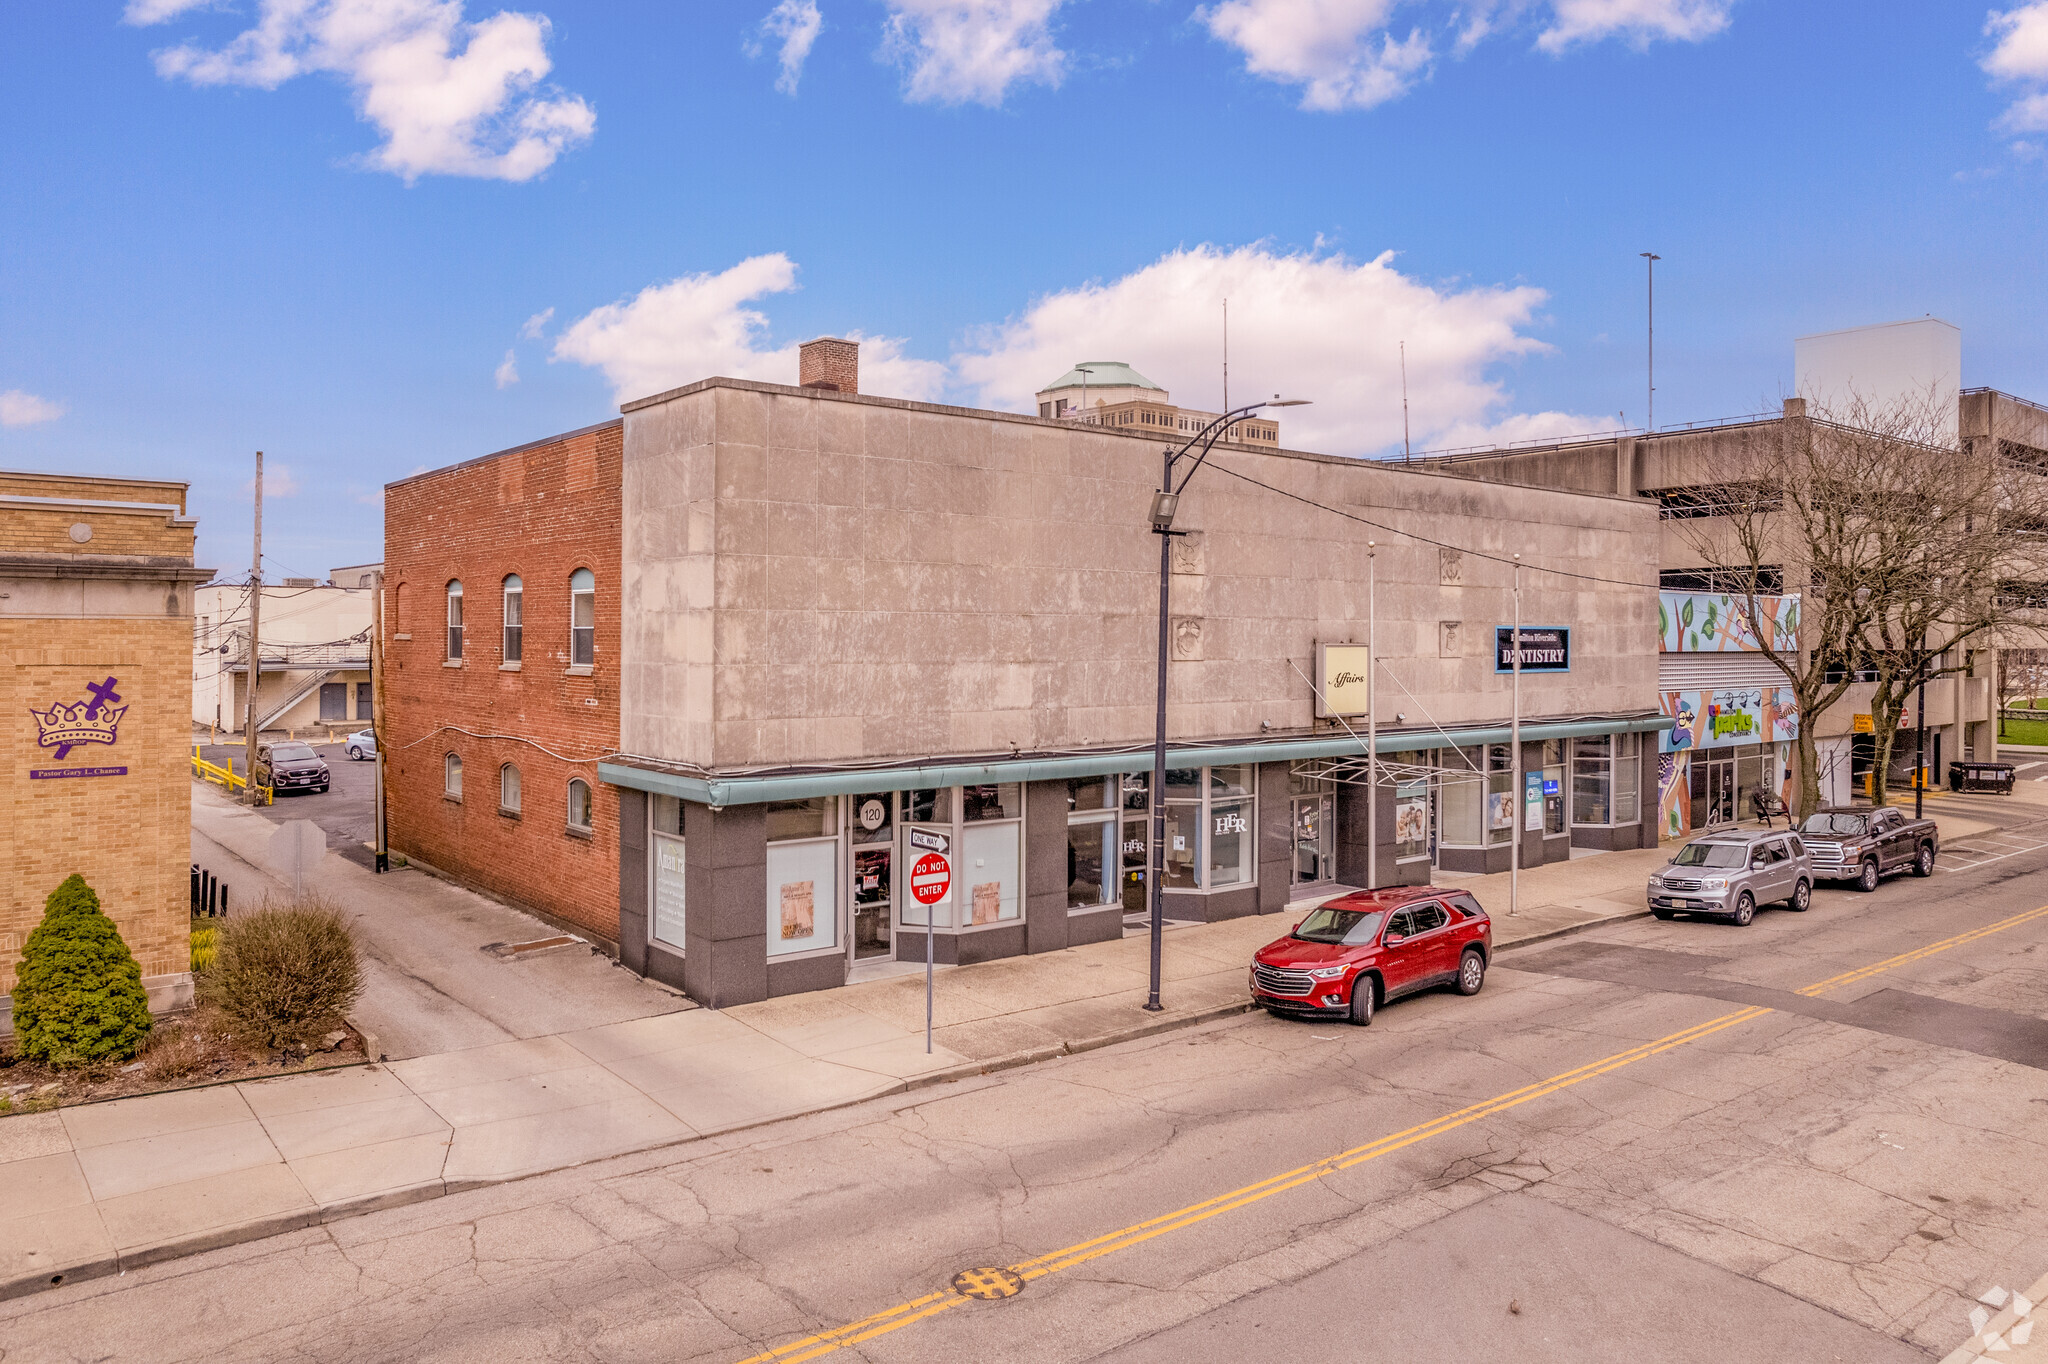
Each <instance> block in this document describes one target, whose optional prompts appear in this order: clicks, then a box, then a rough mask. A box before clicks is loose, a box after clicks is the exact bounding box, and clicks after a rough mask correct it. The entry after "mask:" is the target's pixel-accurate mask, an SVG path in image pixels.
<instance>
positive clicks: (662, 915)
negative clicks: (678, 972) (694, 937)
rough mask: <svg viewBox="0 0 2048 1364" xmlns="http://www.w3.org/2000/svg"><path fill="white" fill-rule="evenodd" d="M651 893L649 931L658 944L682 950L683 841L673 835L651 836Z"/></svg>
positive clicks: (659, 834)
mask: <svg viewBox="0 0 2048 1364" xmlns="http://www.w3.org/2000/svg"><path fill="white" fill-rule="evenodd" d="M652 852H653V854H654V857H653V862H654V893H653V894H652V896H650V897H649V898H650V900H651V902H652V903H651V904H650V906H649V910H650V912H649V914H648V916H647V924H648V932H649V934H650V935H651V936H652V937H653V938H654V940H655V941H656V942H658V943H661V944H662V945H663V946H665V947H672V948H674V949H675V950H676V951H678V952H681V951H682V950H683V878H684V870H685V865H684V861H683V840H682V839H680V838H678V837H676V836H675V835H674V834H664V833H656V834H654V835H653V848H652Z"/></svg>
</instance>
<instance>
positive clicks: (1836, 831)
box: [1799, 810, 1863, 838]
mask: <svg viewBox="0 0 2048 1364" xmlns="http://www.w3.org/2000/svg"><path fill="white" fill-rule="evenodd" d="M1799 832H1800V833H1803V834H1817V835H1819V836H1820V837H1822V838H1829V837H1834V838H1857V837H1860V836H1861V835H1862V833H1863V816H1862V815H1836V814H1829V813H1828V812H1827V811H1826V810H1822V811H1821V812H1820V813H1818V814H1812V815H1808V816H1807V817H1806V823H1804V824H1802V825H1800V826H1799Z"/></svg>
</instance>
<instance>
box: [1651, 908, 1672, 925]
mask: <svg viewBox="0 0 2048 1364" xmlns="http://www.w3.org/2000/svg"><path fill="white" fill-rule="evenodd" d="M1650 913H1652V914H1654V915H1656V916H1657V917H1658V918H1660V919H1662V920H1663V921H1664V922H1665V923H1667V924H1668V923H1670V922H1671V918H1672V912H1671V911H1670V910H1668V909H1653V910H1651V911H1650Z"/></svg>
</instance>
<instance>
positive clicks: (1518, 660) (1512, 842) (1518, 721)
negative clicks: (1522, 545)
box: [1508, 554, 1527, 918]
mask: <svg viewBox="0 0 2048 1364" xmlns="http://www.w3.org/2000/svg"><path fill="white" fill-rule="evenodd" d="M1508 647H1509V648H1510V649H1512V650H1513V652H1512V653H1510V654H1509V657H1510V658H1512V659H1513V660H1514V665H1515V683H1514V687H1515V699H1514V709H1513V711H1512V713H1511V715H1512V718H1510V719H1509V721H1508V750H1509V756H1510V757H1511V758H1512V759H1513V761H1512V762H1510V763H1509V764H1508V771H1509V772H1510V773H1512V774H1513V775H1512V776H1511V777H1510V778H1509V780H1511V781H1512V782H1513V783H1514V795H1513V796H1511V797H1510V798H1509V799H1510V801H1511V803H1512V808H1513V812H1514V826H1513V828H1512V829H1511V830H1510V831H1509V833H1510V835H1511V837H1510V838H1509V841H1508V915H1509V917H1510V918H1512V917H1513V916H1514V915H1516V914H1518V913H1520V912H1521V908H1522V820H1523V818H1524V817H1525V815H1526V814H1527V811H1526V810H1525V809H1524V808H1523V804H1524V802H1525V801H1526V800H1527V796H1526V794H1525V793H1524V792H1523V790H1522V783H1523V782H1524V781H1525V780H1526V778H1524V777H1523V776H1522V556H1521V555H1519V554H1517V555H1516V556H1515V624H1514V629H1513V632H1512V642H1511V643H1510V645H1509V646H1508Z"/></svg>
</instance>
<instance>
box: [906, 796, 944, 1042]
mask: <svg viewBox="0 0 2048 1364" xmlns="http://www.w3.org/2000/svg"><path fill="white" fill-rule="evenodd" d="M950 841H951V840H949V839H948V838H947V837H946V836H945V835H944V834H935V833H929V832H927V831H926V830H923V829H912V830H911V831H910V842H911V846H912V847H917V848H925V849H928V850H929V851H927V852H926V853H925V854H924V855H923V856H922V857H920V858H918V859H917V861H916V862H914V863H912V864H911V867H910V895H911V898H912V899H914V900H916V901H917V902H918V903H919V904H921V905H923V906H924V1054H925V1055H927V1056H929V1055H931V1054H932V928H933V925H932V914H933V912H934V906H936V905H937V904H938V903H939V901H941V900H943V899H945V898H946V896H947V895H948V894H950V893H951V892H952V889H953V866H952V864H951V863H950V862H948V861H947V860H946V852H947V850H948V845H949V843H950Z"/></svg>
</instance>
